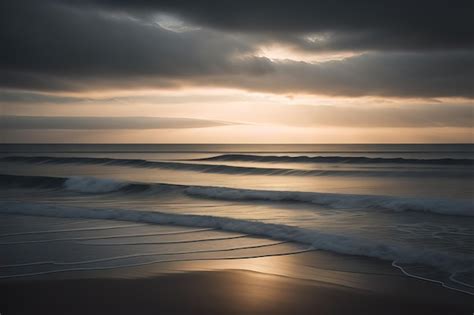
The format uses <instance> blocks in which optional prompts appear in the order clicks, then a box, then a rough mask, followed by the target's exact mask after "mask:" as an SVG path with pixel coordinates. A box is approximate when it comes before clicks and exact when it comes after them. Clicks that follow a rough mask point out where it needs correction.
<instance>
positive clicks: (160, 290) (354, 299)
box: [0, 270, 474, 315]
mask: <svg viewBox="0 0 474 315" xmlns="http://www.w3.org/2000/svg"><path fill="white" fill-rule="evenodd" d="M414 281H415V280H414ZM414 283H415V284H416V283H417V282H414ZM423 287H427V288H429V287H432V285H431V284H426V283H419V284H418V285H415V286H413V287H403V288H400V290H401V291H400V293H402V291H403V294H393V293H391V294H387V293H386V292H384V293H382V292H374V291H372V290H370V291H369V290H361V289H354V288H350V287H345V286H339V285H334V284H328V283H325V282H318V281H302V280H296V279H292V278H287V277H281V276H274V275H269V274H263V273H258V272H251V271H236V270H223V271H195V272H186V273H175V274H166V275H161V276H154V277H147V278H137V279H117V278H109V279H100V278H95V279H56V280H54V279H52V280H26V279H24V280H19V279H17V280H8V281H7V280H4V281H1V282H0V313H1V314H2V315H14V314H52V315H54V314H62V315H66V314H82V315H83V314H101V315H104V314H137V315H139V314H292V315H295V314H472V311H473V310H474V303H473V299H472V298H471V297H470V296H465V295H462V294H457V293H453V292H451V291H448V290H445V291H443V290H440V289H439V288H438V289H435V290H434V291H433V292H434V294H425V295H424V297H422V298H420V296H419V293H420V292H418V291H419V290H420V288H423ZM411 293H412V294H411ZM425 293H426V292H425ZM437 295H439V296H437Z"/></svg>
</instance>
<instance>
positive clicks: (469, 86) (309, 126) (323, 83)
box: [0, 0, 474, 143]
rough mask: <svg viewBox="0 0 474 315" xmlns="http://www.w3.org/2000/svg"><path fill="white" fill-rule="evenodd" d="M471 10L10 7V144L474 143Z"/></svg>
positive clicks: (168, 4) (1, 99) (123, 3)
mask: <svg viewBox="0 0 474 315" xmlns="http://www.w3.org/2000/svg"><path fill="white" fill-rule="evenodd" d="M473 32H474V2H472V1H456V0H455V1H449V2H448V1H436V0H434V1H433V0H432V1H425V0H420V1H403V0H400V1H383V0H378V1H377V0H370V1H369V0H367V1H342V0H331V1H322V0H315V1H301V0H292V1H266V0H261V1H255V0H252V1H227V0H221V1H198V0H196V1H177V0H173V1H160V0H157V1H151V0H42V1H38V0H15V1H11V0H0V47H1V49H0V107H1V121H0V122H1V124H0V142H3V143H472V142H473V139H474V138H473V133H472V122H473V118H474V101H473V99H474V40H473V38H474V34H473Z"/></svg>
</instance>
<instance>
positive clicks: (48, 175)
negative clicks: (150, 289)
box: [0, 144, 474, 294]
mask: <svg viewBox="0 0 474 315" xmlns="http://www.w3.org/2000/svg"><path fill="white" fill-rule="evenodd" d="M473 149H474V146H473V145H469V144H449V145H448V144H446V145H443V144H440V145H434V144H419V145H418V144H413V145H405V144H390V145H387V144H380V145H379V144H374V145H362V144H360V145H359V144H351V145H336V144H335V145H291V144H281V145H269V144H264V145H257V144H252V145H234V144H228V145H226V144H223V145H217V144H123V145H122V144H105V145H103V144H54V145H50V144H48V145H46V144H44V145H42V144H31V145H26V144H3V145H1V146H0V174H1V175H0V185H1V187H2V190H1V192H0V219H1V222H2V223H0V228H1V231H0V249H1V250H2V252H3V254H2V255H1V256H2V257H1V261H0V279H2V278H17V277H18V278H19V277H34V276H50V275H58V274H67V273H68V272H69V273H70V272H77V271H81V270H94V271H101V270H109V269H113V270H121V268H125V267H133V266H140V265H153V264H159V263H162V262H180V261H188V262H192V261H206V260H228V259H247V258H254V257H271V256H278V255H298V254H299V253H304V252H308V251H322V252H328V253H332V254H336V255H340V256H341V257H347V258H348V259H349V258H351V259H352V258H354V257H357V258H362V259H367V260H370V261H372V260H373V259H375V260H380V261H383V262H386V263H390V264H391V265H392V266H393V268H394V269H396V270H400V271H401V272H402V273H403V275H404V276H406V277H416V278H419V279H422V280H426V281H432V282H436V283H439V284H441V285H443V286H445V287H446V288H448V289H452V290H457V291H461V292H465V293H467V294H474V207H473V199H472V197H473V188H474V186H473V179H474V177H473V175H474V168H473V167H472V166H473V162H474V151H473ZM329 267H330V266H329ZM329 267H328V268H329ZM299 277H301V278H305V277H309V275H308V274H305V272H303V271H300V272H299Z"/></svg>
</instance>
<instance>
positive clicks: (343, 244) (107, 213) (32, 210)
mask: <svg viewBox="0 0 474 315" xmlns="http://www.w3.org/2000/svg"><path fill="white" fill-rule="evenodd" d="M0 213H2V214H16V215H33V216H47V217H62V218H83V219H105V220H122V221H128V222H136V223H151V224H167V225H180V226H189V227H194V228H211V229H216V230H223V231H227V232H236V233H241V234H248V235H255V236H262V237H266V238H271V239H275V240H281V241H290V242H297V243H300V244H306V245H310V246H311V247H312V248H313V249H321V250H328V251H332V252H336V253H339V254H349V255H359V256H366V257H374V258H379V259H383V260H388V261H392V262H393V261H396V262H397V263H404V264H423V265H427V266H432V267H435V268H437V269H440V270H443V271H448V272H450V273H453V274H454V273H457V272H473V266H474V259H473V258H472V257H470V256H467V255H461V254H458V255H454V254H446V253H442V252H438V251H434V250H428V249H422V248H414V247H410V246H409V245H403V246H402V245H395V244H391V243H384V242H381V241H379V240H373V239H366V238H362V237H355V236H349V235H344V234H336V233H326V232H321V231H318V230H310V229H305V228H299V227H295V226H288V225H282V224H271V223H265V222H260V221H249V220H243V219H233V218H226V217H217V216H208V215H191V214H172V213H164V212H155V211H153V212H151V211H135V210H125V209H91V208H80V207H64V206H57V205H52V204H37V203H36V204H35V203H19V202H0Z"/></svg>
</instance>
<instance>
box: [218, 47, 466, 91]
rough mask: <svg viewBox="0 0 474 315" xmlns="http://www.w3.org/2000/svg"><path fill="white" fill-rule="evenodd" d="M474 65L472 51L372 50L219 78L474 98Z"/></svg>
mask: <svg viewBox="0 0 474 315" xmlns="http://www.w3.org/2000/svg"><path fill="white" fill-rule="evenodd" d="M263 59H264V62H268V60H265V58H263ZM473 70H474V55H473V54H471V53H468V52H456V53H454V52H452V53H434V54H429V55H425V54H419V53H391V54H387V53H385V54H382V53H371V54H364V55H361V56H356V57H352V58H347V59H344V60H340V61H328V62H322V63H317V64H309V63H306V62H295V61H280V62H272V63H271V64H270V66H269V70H268V71H266V72H264V73H262V74H261V75H258V76H226V77H221V78H218V79H217V80H216V81H215V83H216V84H221V85H228V86H237V87H241V88H245V89H248V90H260V91H268V92H275V93H292V92H306V93H314V94H327V95H346V96H363V95H377V96H394V97H437V96H439V97H450V96H459V97H467V98H472V97H474V89H473V88H472V86H473V82H474V71H473Z"/></svg>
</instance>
